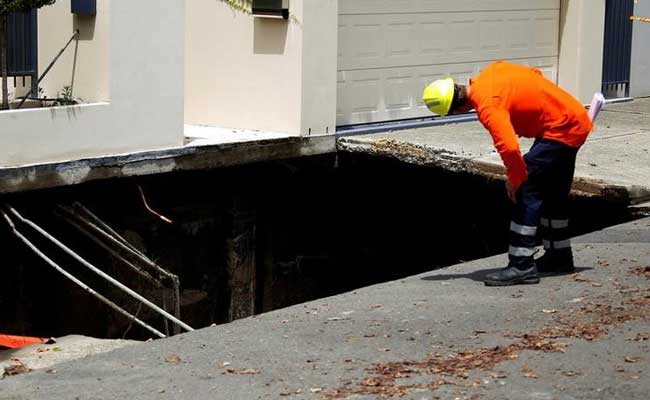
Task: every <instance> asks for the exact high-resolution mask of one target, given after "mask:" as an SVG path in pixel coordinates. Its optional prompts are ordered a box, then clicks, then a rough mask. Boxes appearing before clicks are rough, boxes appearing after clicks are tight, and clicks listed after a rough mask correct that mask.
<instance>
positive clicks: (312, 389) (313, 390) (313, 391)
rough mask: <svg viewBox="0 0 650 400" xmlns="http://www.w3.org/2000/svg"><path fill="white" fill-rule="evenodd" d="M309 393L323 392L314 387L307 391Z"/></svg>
mask: <svg viewBox="0 0 650 400" xmlns="http://www.w3.org/2000/svg"><path fill="white" fill-rule="evenodd" d="M309 391H310V392H312V393H320V392H322V391H323V388H319V387H315V388H311V389H309Z"/></svg>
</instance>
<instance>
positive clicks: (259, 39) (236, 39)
mask: <svg viewBox="0 0 650 400" xmlns="http://www.w3.org/2000/svg"><path fill="white" fill-rule="evenodd" d="M186 7H187V9H186V10H187V14H186V15H187V22H186V26H187V29H186V48H187V52H186V73H185V83H186V85H185V99H186V101H185V121H186V123H187V124H193V125H210V126H220V127H228V128H244V129H253V130H265V131H273V132H284V133H287V134H291V135H300V134H302V135H309V134H310V133H311V134H318V133H325V132H330V133H332V132H333V129H334V122H333V121H334V115H335V107H336V23H337V20H336V8H337V2H336V1H335V0H291V2H290V12H291V18H290V19H289V20H288V21H285V20H276V19H267V18H256V17H253V16H252V15H250V14H248V13H245V12H242V11H240V10H235V9H233V8H232V7H230V6H229V5H228V4H226V3H225V2H223V1H220V0H191V1H187V3H186Z"/></svg>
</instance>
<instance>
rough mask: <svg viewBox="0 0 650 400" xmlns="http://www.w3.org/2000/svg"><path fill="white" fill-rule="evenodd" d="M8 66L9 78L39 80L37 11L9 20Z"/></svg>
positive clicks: (16, 14)
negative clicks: (28, 77) (27, 77)
mask: <svg viewBox="0 0 650 400" xmlns="http://www.w3.org/2000/svg"><path fill="white" fill-rule="evenodd" d="M7 38H8V41H9V43H8V46H7V50H8V51H7V64H8V70H9V76H13V77H19V76H21V77H26V76H31V77H32V82H34V81H35V80H36V78H37V68H38V48H37V26H36V10H32V11H30V12H28V13H14V14H10V15H9V16H8V18H7Z"/></svg>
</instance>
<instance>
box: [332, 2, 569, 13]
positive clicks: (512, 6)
mask: <svg viewBox="0 0 650 400" xmlns="http://www.w3.org/2000/svg"><path fill="white" fill-rule="evenodd" d="M559 8H560V0H340V1H339V14H341V15H348V14H398V13H426V12H435V13H441V12H458V11H464V12H467V11H470V12H476V11H503V10H512V11H516V10H558V9H559Z"/></svg>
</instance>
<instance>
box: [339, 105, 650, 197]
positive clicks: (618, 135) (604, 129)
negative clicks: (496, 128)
mask: <svg viewBox="0 0 650 400" xmlns="http://www.w3.org/2000/svg"><path fill="white" fill-rule="evenodd" d="M520 143H521V148H522V151H523V152H525V151H526V149H527V148H528V147H529V146H530V145H531V144H532V140H529V139H521V140H520ZM337 149H338V151H342V152H348V153H357V154H367V155H371V156H379V157H387V158H392V159H395V160H399V161H402V162H406V163H410V164H415V165H422V166H431V167H438V168H443V169H445V170H448V171H451V172H458V173H468V174H473V175H479V176H484V177H487V178H490V179H500V180H503V179H505V169H504V167H503V163H502V161H501V159H500V157H499V155H498V154H497V153H496V151H495V150H494V146H493V144H492V141H491V138H490V135H489V134H488V133H487V132H486V131H485V128H483V126H482V125H481V124H480V123H478V122H467V123H459V124H448V125H440V126H434V127H427V128H420V129H410V130H402V131H395V132H388V133H380V134H372V135H359V136H350V137H342V138H339V139H338V140H337ZM648 160H650V98H645V99H636V100H634V101H632V102H627V103H619V104H610V105H607V106H606V110H605V111H603V112H601V114H600V116H599V119H598V120H597V123H596V129H595V130H594V132H593V133H592V134H591V135H590V136H589V139H588V140H587V143H586V144H585V146H583V148H582V149H581V150H580V152H579V153H578V160H577V162H576V177H575V179H574V185H573V190H574V193H575V194H576V195H581V196H597V197H601V198H604V199H606V200H608V201H615V202H620V203H623V204H639V203H643V202H646V201H649V200H650V171H649V170H648V167H647V165H648Z"/></svg>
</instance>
